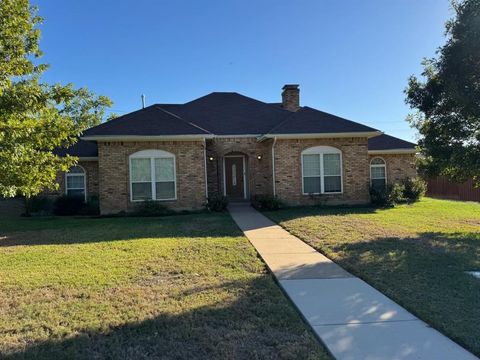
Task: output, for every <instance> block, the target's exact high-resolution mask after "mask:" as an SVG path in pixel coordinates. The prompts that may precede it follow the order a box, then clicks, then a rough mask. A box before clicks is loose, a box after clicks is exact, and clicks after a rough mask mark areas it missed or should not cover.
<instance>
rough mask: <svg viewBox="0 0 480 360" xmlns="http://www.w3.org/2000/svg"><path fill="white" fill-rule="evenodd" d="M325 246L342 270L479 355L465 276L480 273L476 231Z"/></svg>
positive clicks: (479, 283)
mask: <svg viewBox="0 0 480 360" xmlns="http://www.w3.org/2000/svg"><path fill="white" fill-rule="evenodd" d="M312 245H315V244H314V243H312ZM329 247H330V249H329V250H327V253H328V252H329V251H332V252H333V253H336V254H337V255H338V257H337V258H336V262H337V263H338V264H339V265H341V266H342V267H344V268H345V269H346V270H347V271H349V272H351V273H352V274H354V275H356V276H358V277H360V278H362V279H364V280H366V281H367V282H368V283H370V284H371V285H372V286H374V287H376V288H377V289H378V290H380V291H381V292H383V293H384V294H385V295H387V296H389V297H391V298H392V299H394V300H395V301H396V302H398V303H399V304H401V305H402V306H404V307H406V308H407V309H408V310H409V311H411V312H413V313H414V314H416V315H417V316H418V317H420V318H421V319H423V320H425V321H426V322H428V323H429V324H431V325H432V326H433V327H434V328H436V329H437V330H440V331H441V332H443V333H444V334H446V335H448V336H449V337H450V338H452V339H453V340H455V341H456V342H458V343H459V344H461V345H463V346H465V347H466V348H467V349H469V350H470V351H472V352H474V353H475V354H476V355H480V342H479V339H480V327H479V326H478V324H479V323H480V280H479V279H476V278H474V277H473V276H470V275H467V274H465V271H467V270H478V269H480V233H441V232H424V233H418V234H416V235H415V236H414V237H408V238H400V237H378V238H372V239H369V240H368V241H357V242H354V243H351V242H343V243H339V244H338V245H329Z"/></svg>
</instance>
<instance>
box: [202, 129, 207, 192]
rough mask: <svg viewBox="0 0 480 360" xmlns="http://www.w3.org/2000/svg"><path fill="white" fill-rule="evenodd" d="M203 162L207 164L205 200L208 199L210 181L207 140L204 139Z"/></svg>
mask: <svg viewBox="0 0 480 360" xmlns="http://www.w3.org/2000/svg"><path fill="white" fill-rule="evenodd" d="M203 161H204V163H205V200H207V199H208V180H207V140H206V139H205V138H203Z"/></svg>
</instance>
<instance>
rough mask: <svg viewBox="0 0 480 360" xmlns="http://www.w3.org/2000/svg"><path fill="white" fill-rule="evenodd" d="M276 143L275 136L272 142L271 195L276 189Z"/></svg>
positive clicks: (275, 192)
mask: <svg viewBox="0 0 480 360" xmlns="http://www.w3.org/2000/svg"><path fill="white" fill-rule="evenodd" d="M276 143H277V138H276V137H274V138H273V144H272V184H273V196H276V195H277V189H276V184H275V144H276Z"/></svg>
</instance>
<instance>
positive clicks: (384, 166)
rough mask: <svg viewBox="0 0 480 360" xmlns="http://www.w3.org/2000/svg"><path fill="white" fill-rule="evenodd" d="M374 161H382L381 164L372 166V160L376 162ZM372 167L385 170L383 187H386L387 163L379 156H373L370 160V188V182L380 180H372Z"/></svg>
mask: <svg viewBox="0 0 480 360" xmlns="http://www.w3.org/2000/svg"><path fill="white" fill-rule="evenodd" d="M376 159H380V160H382V161H383V164H372V162H373V160H376ZM372 167H383V168H384V169H385V178H384V179H385V184H384V185H385V186H387V184H388V181H387V162H386V161H385V159H384V158H382V157H381V156H374V157H373V158H372V159H371V160H370V186H372V180H379V179H381V178H376V179H373V178H372Z"/></svg>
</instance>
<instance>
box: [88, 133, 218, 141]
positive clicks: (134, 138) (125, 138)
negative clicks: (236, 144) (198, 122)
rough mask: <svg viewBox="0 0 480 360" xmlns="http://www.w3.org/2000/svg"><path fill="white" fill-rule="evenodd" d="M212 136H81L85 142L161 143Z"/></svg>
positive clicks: (211, 136)
mask: <svg viewBox="0 0 480 360" xmlns="http://www.w3.org/2000/svg"><path fill="white" fill-rule="evenodd" d="M213 138H214V135H209V134H207V135H200V134H199V135H91V136H88V135H87V136H81V137H80V139H82V140H87V141H161V140H165V141H168V140H185V141H194V140H203V139H213Z"/></svg>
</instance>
